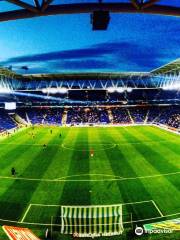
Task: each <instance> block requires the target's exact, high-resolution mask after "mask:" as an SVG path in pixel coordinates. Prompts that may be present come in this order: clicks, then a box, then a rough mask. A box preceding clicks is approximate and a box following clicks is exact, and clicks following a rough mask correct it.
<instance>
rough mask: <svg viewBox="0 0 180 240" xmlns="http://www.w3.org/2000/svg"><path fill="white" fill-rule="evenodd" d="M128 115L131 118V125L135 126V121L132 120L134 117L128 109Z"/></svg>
mask: <svg viewBox="0 0 180 240" xmlns="http://www.w3.org/2000/svg"><path fill="white" fill-rule="evenodd" d="M127 113H128V116H129V118H130V120H131V123H132V124H134V123H135V122H134V119H133V118H132V116H131V114H130V111H129V109H127Z"/></svg>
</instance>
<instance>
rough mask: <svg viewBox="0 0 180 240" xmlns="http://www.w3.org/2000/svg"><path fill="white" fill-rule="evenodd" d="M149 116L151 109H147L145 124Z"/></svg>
mask: <svg viewBox="0 0 180 240" xmlns="http://www.w3.org/2000/svg"><path fill="white" fill-rule="evenodd" d="M148 118H149V110H148V111H147V114H146V117H145V120H144V124H146V123H147V121H148Z"/></svg>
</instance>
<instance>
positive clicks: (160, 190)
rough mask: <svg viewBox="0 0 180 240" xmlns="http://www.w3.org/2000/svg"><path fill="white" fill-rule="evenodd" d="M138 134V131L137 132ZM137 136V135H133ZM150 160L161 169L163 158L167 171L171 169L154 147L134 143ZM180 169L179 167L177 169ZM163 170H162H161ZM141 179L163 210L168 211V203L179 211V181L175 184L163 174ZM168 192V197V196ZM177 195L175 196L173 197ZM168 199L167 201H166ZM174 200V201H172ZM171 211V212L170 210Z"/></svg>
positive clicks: (130, 134)
mask: <svg viewBox="0 0 180 240" xmlns="http://www.w3.org/2000/svg"><path fill="white" fill-rule="evenodd" d="M126 136H128V137H132V133H130V132H128V135H127V131H126ZM136 136H137V132H136ZM133 137H134V138H135V136H133ZM133 146H134V147H135V148H136V149H137V150H138V151H139V152H140V153H141V154H142V155H143V156H144V158H145V159H146V161H148V162H149V163H150V164H152V165H154V167H155V168H156V169H157V171H159V168H158V167H157V163H158V162H159V160H160V159H163V163H162V164H163V165H164V166H163V167H164V168H167V169H166V170H167V171H170V170H171V169H169V168H168V166H166V165H167V164H166V160H165V159H164V158H163V156H161V155H160V153H159V154H158V157H157V155H156V152H155V154H154V150H153V148H152V147H149V145H148V146H146V144H142V145H141V146H139V145H133ZM154 155H156V161H157V163H156V164H153V162H152V160H151V159H152V157H153V158H154ZM175 170H176V171H178V169H175ZM159 172H161V171H159ZM174 177H175V178H178V175H177V176H174ZM141 181H142V182H143V183H144V185H145V186H146V189H147V190H148V191H149V192H150V194H151V196H152V199H154V200H155V201H157V202H158V205H159V206H161V207H162V209H163V212H164V213H166V209H168V208H167V205H169V209H172V210H173V211H174V213H176V212H178V210H179V208H178V204H177V203H178V201H177V199H180V193H179V191H178V189H177V182H176V184H175V185H174V182H172V183H171V177H166V176H162V177H160V178H157V179H150V181H149V179H141ZM167 194H168V197H167ZM174 195H175V197H173V196H174ZM166 199H167V201H166ZM172 201H173V202H172ZM168 213H169V212H168Z"/></svg>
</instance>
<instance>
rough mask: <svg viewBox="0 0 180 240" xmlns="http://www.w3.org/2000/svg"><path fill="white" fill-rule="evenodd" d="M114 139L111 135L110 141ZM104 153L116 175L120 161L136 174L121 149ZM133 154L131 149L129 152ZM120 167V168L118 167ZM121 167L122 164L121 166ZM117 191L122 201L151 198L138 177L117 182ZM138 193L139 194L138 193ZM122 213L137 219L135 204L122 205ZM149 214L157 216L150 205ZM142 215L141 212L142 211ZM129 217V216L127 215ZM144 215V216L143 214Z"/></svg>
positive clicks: (121, 136) (103, 135)
mask: <svg viewBox="0 0 180 240" xmlns="http://www.w3.org/2000/svg"><path fill="white" fill-rule="evenodd" d="M104 137H105V134H104V133H102V138H104ZM109 137H110V136H109ZM119 137H120V138H123V135H120V134H119ZM113 140H115V139H114V137H112V141H113ZM106 154H107V156H108V159H109V162H110V164H111V167H112V169H113V171H114V173H115V175H118V173H119V171H120V168H121V167H120V165H119V163H120V162H121V161H122V163H123V164H122V165H128V168H129V169H130V171H129V172H130V173H131V174H133V176H137V174H136V172H135V171H134V169H133V167H132V166H131V165H130V164H129V163H128V160H127V158H128V156H127V153H123V152H122V151H121V149H119V148H118V149H117V150H116V151H112V152H111V153H110V152H109V151H107V150H106ZM131 154H133V151H132V152H131ZM119 155H120V156H121V158H118V157H117V156H119ZM119 167H120V168H119ZM122 167H123V166H122ZM117 184H118V187H119V191H120V192H121V196H122V198H123V201H122V202H124V203H128V202H137V201H146V200H151V198H152V196H151V195H150V193H149V192H148V191H147V190H146V186H144V184H143V183H142V181H141V180H140V179H136V180H135V181H133V182H128V183H127V182H125V183H123V182H117ZM138 193H139V194H138ZM123 209H124V213H127V212H128V213H130V212H131V213H132V214H133V218H134V219H138V212H137V206H136V205H134V204H132V205H131V206H130V207H129V206H126V205H124V207H123ZM147 211H148V212H149V215H150V216H152V217H154V216H157V213H156V211H154V208H153V207H150V208H149V209H148V210H147ZM142 215H143V213H142ZM129 217H130V216H129ZM144 217H145V216H144Z"/></svg>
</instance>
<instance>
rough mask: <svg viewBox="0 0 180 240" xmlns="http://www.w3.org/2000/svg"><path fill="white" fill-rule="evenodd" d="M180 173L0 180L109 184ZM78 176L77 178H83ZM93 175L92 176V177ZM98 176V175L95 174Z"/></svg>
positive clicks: (3, 177)
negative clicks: (94, 177)
mask: <svg viewBox="0 0 180 240" xmlns="http://www.w3.org/2000/svg"><path fill="white" fill-rule="evenodd" d="M178 174H180V172H173V173H164V174H155V175H147V176H139V177H121V176H114V177H115V178H110V179H66V178H70V177H73V176H74V175H71V176H66V177H62V178H59V179H57V178H56V179H46V178H41V179H40V178H23V177H7V176H0V179H10V180H22V181H39V182H111V181H126V180H136V179H146V178H157V177H164V176H172V175H178ZM83 175H84V174H82V175H79V176H83ZM86 175H87V176H91V174H90V173H89V174H86ZM94 175H95V174H92V176H94ZM97 175H98V174H97ZM103 175H104V176H107V175H106V174H102V176H103Z"/></svg>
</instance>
